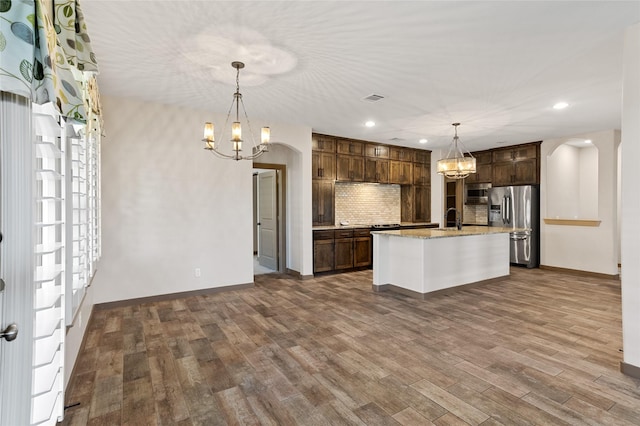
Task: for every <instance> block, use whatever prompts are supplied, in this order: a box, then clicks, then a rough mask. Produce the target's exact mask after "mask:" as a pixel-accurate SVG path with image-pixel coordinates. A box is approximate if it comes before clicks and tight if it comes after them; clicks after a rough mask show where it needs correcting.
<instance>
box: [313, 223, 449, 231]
mask: <svg viewBox="0 0 640 426" xmlns="http://www.w3.org/2000/svg"><path fill="white" fill-rule="evenodd" d="M425 225H436V226H440V224H439V223H432V222H401V223H400V226H401V227H403V226H425ZM371 226H373V225H372V224H366V223H356V224H349V225H344V226H343V225H326V226H314V227H313V230H314V231H330V230H335V229H361V228H371Z"/></svg>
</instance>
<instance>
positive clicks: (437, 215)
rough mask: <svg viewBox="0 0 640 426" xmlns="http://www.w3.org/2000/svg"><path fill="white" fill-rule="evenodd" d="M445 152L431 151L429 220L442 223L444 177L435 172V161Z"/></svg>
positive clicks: (442, 224) (441, 224) (439, 150)
mask: <svg viewBox="0 0 640 426" xmlns="http://www.w3.org/2000/svg"><path fill="white" fill-rule="evenodd" d="M445 154H446V152H443V150H442V149H434V150H433V151H431V222H433V223H439V224H440V226H445V224H444V223H442V219H443V218H444V178H443V177H442V175H439V174H438V172H437V167H436V163H437V162H438V160H439V159H441V158H442V157H444V156H445Z"/></svg>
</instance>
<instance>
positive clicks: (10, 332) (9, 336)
mask: <svg viewBox="0 0 640 426" xmlns="http://www.w3.org/2000/svg"><path fill="white" fill-rule="evenodd" d="M16 337H18V326H17V325H16V324H9V325H8V326H7V328H5V329H4V330H3V331H2V332H0V339H5V340H6V341H7V342H11V341H12V340H16Z"/></svg>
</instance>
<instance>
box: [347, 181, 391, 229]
mask: <svg viewBox="0 0 640 426" xmlns="http://www.w3.org/2000/svg"><path fill="white" fill-rule="evenodd" d="M335 200H336V225H339V224H340V222H344V221H348V222H349V223H350V224H352V225H356V224H366V225H370V224H376V223H400V185H383V184H376V183H347V182H336V198H335Z"/></svg>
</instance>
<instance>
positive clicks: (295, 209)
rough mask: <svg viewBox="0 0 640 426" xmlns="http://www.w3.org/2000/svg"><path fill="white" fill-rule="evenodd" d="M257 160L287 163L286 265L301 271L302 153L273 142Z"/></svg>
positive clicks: (302, 245)
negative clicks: (267, 150)
mask: <svg viewBox="0 0 640 426" xmlns="http://www.w3.org/2000/svg"><path fill="white" fill-rule="evenodd" d="M256 161H257V162H260V163H267V164H284V165H286V171H287V188H286V202H287V206H286V221H287V223H286V240H287V241H286V247H287V260H286V267H287V268H288V269H291V270H293V271H297V272H301V270H302V269H303V268H302V265H303V257H302V254H303V252H304V250H303V247H304V243H303V241H304V232H303V229H304V227H303V220H304V215H303V211H304V209H303V204H302V203H303V196H304V188H303V184H304V182H305V179H304V176H303V175H302V173H303V172H302V169H303V168H302V153H301V152H300V151H298V150H295V149H293V148H291V147H289V146H287V145H282V144H273V146H272V147H271V148H270V149H269V152H267V153H265V154H263V155H262V156H260V157H259V158H258V159H257V160H256Z"/></svg>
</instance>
